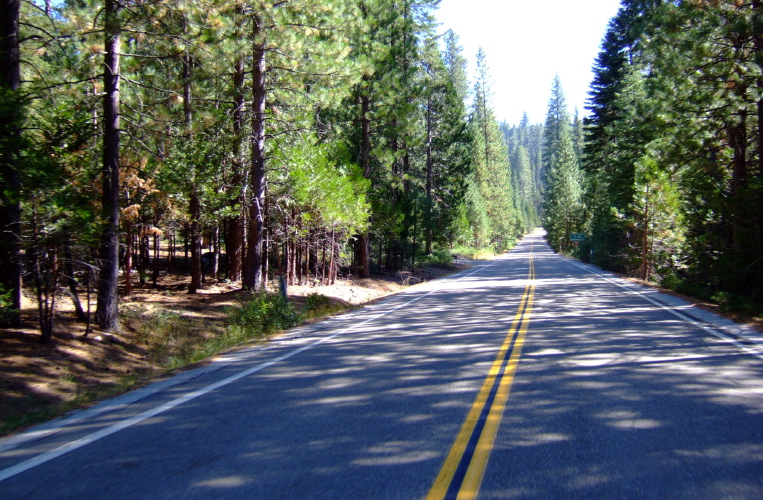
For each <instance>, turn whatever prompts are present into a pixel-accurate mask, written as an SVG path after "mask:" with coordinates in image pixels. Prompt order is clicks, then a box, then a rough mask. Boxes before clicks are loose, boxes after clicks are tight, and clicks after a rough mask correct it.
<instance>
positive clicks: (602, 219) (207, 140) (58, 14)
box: [0, 0, 763, 340]
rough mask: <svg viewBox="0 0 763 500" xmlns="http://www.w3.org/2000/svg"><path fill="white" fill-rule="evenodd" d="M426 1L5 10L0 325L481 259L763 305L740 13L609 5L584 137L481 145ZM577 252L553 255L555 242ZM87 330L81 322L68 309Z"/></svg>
mask: <svg viewBox="0 0 763 500" xmlns="http://www.w3.org/2000/svg"><path fill="white" fill-rule="evenodd" d="M438 3H439V2H438V0H399V1H395V0H361V1H357V0H335V1H332V2H322V1H319V0H283V1H276V2H266V1H259V0H255V1H249V2H242V1H233V0H228V1H223V0H200V1H193V2H191V1H185V0H171V1H156V2H144V1H142V0H121V1H120V0H104V1H91V0H68V1H64V2H51V1H50V0H47V1H45V2H43V1H41V0H26V1H19V0H2V2H1V5H2V9H1V10H2V12H3V13H4V14H3V16H2V20H0V227H2V231H3V233H2V238H1V239H0V313H2V314H1V316H2V317H1V318H0V321H2V322H4V323H6V324H18V322H19V321H20V316H19V307H20V297H21V292H22V289H23V290H26V291H27V292H28V293H30V294H32V295H34V297H35V299H36V302H37V304H38V313H39V322H40V329H41V331H42V334H43V335H42V338H43V340H45V339H49V338H50V335H51V333H52V318H53V312H54V311H55V307H56V300H57V298H59V299H60V297H61V296H62V294H66V295H67V296H69V297H70V298H71V299H72V301H73V302H74V304H75V306H76V311H77V316H78V317H79V318H80V319H81V320H83V321H89V318H90V316H91V315H90V311H86V310H85V309H86V307H84V306H83V305H81V300H80V296H81V295H82V294H84V293H87V294H88V295H89V294H90V290H91V289H92V291H93V294H94V295H95V296H96V297H97V301H96V308H95V311H94V314H93V315H92V316H93V318H94V321H95V323H96V324H97V325H98V326H99V327H100V328H101V329H103V330H116V329H118V325H119V308H118V303H119V294H120V293H122V294H128V295H129V294H130V293H131V291H132V290H133V288H134V287H135V286H156V285H157V282H158V281H159V280H160V278H161V276H164V275H166V274H167V273H175V274H181V275H186V276H188V278H189V285H188V287H187V291H188V292H189V293H195V292H197V291H198V290H199V289H201V288H203V287H204V286H205V283H207V282H208V281H206V280H215V281H216V280H228V281H230V282H237V283H240V284H241V287H242V288H243V289H248V290H254V291H256V290H259V289H261V288H262V287H263V286H264V285H266V284H267V283H268V282H269V281H270V280H274V279H276V278H278V277H282V279H283V280H284V281H285V282H286V283H289V284H293V283H307V282H311V283H316V282H322V283H331V282H333V281H334V280H335V279H336V278H337V276H338V274H339V273H340V272H348V273H350V272H351V273H353V274H354V275H356V276H359V277H367V276H369V275H370V274H371V273H385V272H386V273H389V272H393V271H397V270H402V269H412V268H414V267H415V266H416V264H417V263H420V262H422V261H426V260H427V259H432V258H433V256H436V255H438V253H439V254H441V255H446V257H447V258H449V257H450V255H451V254H452V253H453V252H454V249H457V248H471V249H490V250H491V251H495V252H500V251H503V250H505V249H508V248H510V247H511V246H512V245H513V244H514V242H515V241H516V240H517V239H518V238H520V237H521V236H522V234H524V233H525V232H527V231H528V230H529V229H531V228H533V227H538V226H543V227H544V228H545V229H546V230H547V237H548V241H549V243H550V244H551V246H552V247H553V248H554V249H555V250H557V251H559V252H563V253H567V254H570V255H575V256H577V257H579V258H580V259H582V260H584V261H590V262H593V263H595V264H597V265H600V266H602V267H604V268H607V269H612V270H616V271H619V272H623V273H625V274H628V275H631V276H637V277H640V278H642V279H645V280H651V281H655V282H659V283H661V284H663V285H664V286H667V287H670V288H674V289H678V290H679V291H683V292H686V293H690V294H693V295H695V296H700V297H702V298H706V299H714V300H716V301H719V302H721V303H723V304H726V305H733V306H734V307H737V308H740V307H741V308H742V309H744V308H747V309H756V306H755V304H759V303H760V302H761V299H763V237H762V236H761V234H762V231H763V96H762V92H761V90H762V89H763V69H762V68H763V7H762V6H761V2H758V1H742V0H734V1H731V0H727V1H711V0H692V1H680V2H673V1H671V2H666V1H660V0H624V1H623V2H622V6H621V9H620V11H619V13H618V14H617V15H616V16H615V17H614V18H613V19H612V20H611V22H610V24H609V26H608V29H607V31H606V33H605V35H604V38H603V40H602V44H601V51H600V53H599V56H598V58H597V59H596V62H595V65H594V68H593V70H594V80H593V82H592V84H591V91H590V99H589V105H588V109H587V116H586V117H585V118H583V117H581V116H580V114H579V113H578V111H575V113H574V114H573V115H570V113H569V110H568V107H567V104H566V102H565V96H564V92H563V90H562V82H561V81H560V80H559V78H556V79H555V80H554V82H553V83H552V85H551V88H550V90H551V92H550V99H549V105H548V114H547V117H546V121H545V123H543V124H531V123H529V120H528V118H527V116H526V115H525V116H524V117H523V118H522V120H521V121H520V123H519V124H517V125H510V124H508V123H506V122H503V123H499V121H498V120H497V118H496V116H495V113H494V110H493V107H492V95H493V92H494V89H493V87H492V81H491V77H490V72H489V68H488V63H487V60H486V56H485V54H484V53H483V52H482V51H480V52H479V53H478V54H477V57H476V62H477V64H476V73H475V75H473V78H472V79H471V81H470V79H469V77H468V75H467V62H466V59H465V57H464V55H463V54H462V53H461V48H460V45H459V39H458V36H457V35H456V34H455V33H453V32H450V31H449V32H446V33H444V34H438V32H437V24H436V22H435V20H434V12H435V11H436V8H437V4H438ZM574 233H577V234H576V237H575V238H574V239H580V236H581V235H585V236H584V240H583V241H580V242H578V241H572V239H571V238H570V236H571V235H572V234H574ZM87 303H88V304H89V300H88V301H87Z"/></svg>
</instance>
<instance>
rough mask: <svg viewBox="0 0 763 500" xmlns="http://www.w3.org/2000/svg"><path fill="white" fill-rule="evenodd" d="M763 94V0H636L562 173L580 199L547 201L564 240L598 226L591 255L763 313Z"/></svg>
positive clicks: (624, 15)
mask: <svg viewBox="0 0 763 500" xmlns="http://www.w3.org/2000/svg"><path fill="white" fill-rule="evenodd" d="M762 91H763V3H761V2H759V1H743V0H733V1H731V0H724V1H718V0H715V1H710V0H692V1H680V2H673V1H671V2H666V1H655V0H649V1H646V0H638V1H636V0H624V1H623V2H622V4H621V8H620V10H619V12H618V14H617V15H616V16H615V17H614V18H613V19H612V20H611V21H610V24H609V27H608V29H607V32H606V34H605V36H604V39H603V41H602V45H601V50H600V53H599V56H598V58H597V59H596V63H595V66H594V80H593V82H592V85H591V91H590V100H589V105H590V109H589V117H588V118H587V120H586V124H585V127H584V129H585V142H584V145H583V155H582V162H581V163H580V165H579V169H576V168H575V166H573V165H571V164H570V166H569V167H565V168H562V169H561V171H562V172H564V174H563V175H560V176H559V178H564V179H568V180H565V181H563V182H562V183H561V185H563V186H564V188H563V189H562V192H563V194H562V195H560V196H570V198H569V200H570V201H574V203H575V209H574V210H569V211H568V212H566V213H565V214H563V215H560V214H556V213H554V212H552V210H554V211H555V210H557V208H556V207H557V205H558V204H557V203H555V201H554V200H553V199H551V198H548V197H547V199H546V203H547V205H546V206H547V213H546V216H547V227H548V228H549V236H550V241H551V243H552V244H554V245H556V246H557V247H564V245H565V243H564V238H565V235H566V234H567V227H570V228H573V229H575V230H579V231H581V232H586V233H587V234H588V235H589V237H588V239H587V240H586V241H585V242H584V243H583V244H581V246H580V247H579V248H578V249H577V251H578V252H579V256H580V257H581V258H582V259H585V260H588V259H590V261H591V262H593V263H595V264H597V265H600V266H603V267H606V268H609V269H614V270H618V271H622V272H625V273H628V274H630V275H633V276H638V277H641V278H643V279H646V280H651V281H655V282H659V283H661V284H663V285H664V286H667V287H669V288H673V289H678V290H679V291H682V292H685V293H689V294H691V295H694V296H697V297H700V298H703V299H712V300H715V301H717V302H719V303H720V304H721V305H722V306H726V307H729V308H731V309H736V310H740V311H742V312H745V311H746V312H756V311H758V312H759V311H760V310H761V309H760V304H761V302H763V95H762ZM547 125H548V123H547ZM547 135H548V134H547ZM573 136H574V133H573ZM573 142H574V140H573ZM562 156H563V155H562V154H560V155H559V158H560V159H561V158H562ZM562 163H563V162H562V161H561V160H560V161H559V165H562ZM581 170H582V171H581ZM551 179H552V176H549V180H551ZM551 189H552V187H551V186H549V188H548V191H549V194H550V192H551ZM565 203H566V201H565ZM566 217H570V221H571V224H570V225H569V226H566V225H565V224H566V222H565V221H566V220H567V219H566Z"/></svg>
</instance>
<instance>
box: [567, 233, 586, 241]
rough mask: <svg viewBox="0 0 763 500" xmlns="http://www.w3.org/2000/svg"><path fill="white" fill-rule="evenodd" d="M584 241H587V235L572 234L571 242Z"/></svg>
mask: <svg viewBox="0 0 763 500" xmlns="http://www.w3.org/2000/svg"><path fill="white" fill-rule="evenodd" d="M583 240H585V233H572V234H570V241H583Z"/></svg>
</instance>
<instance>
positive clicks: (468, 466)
mask: <svg viewBox="0 0 763 500" xmlns="http://www.w3.org/2000/svg"><path fill="white" fill-rule="evenodd" d="M532 250H533V247H532V245H531V246H530V258H529V270H528V279H529V281H530V282H529V283H528V285H527V286H526V287H525V290H524V293H523V294H522V299H521V300H520V303H519V307H518V308H517V312H516V314H515V316H514V320H513V321H512V323H511V327H510V328H509V330H508V332H507V334H506V337H505V339H504V341H503V344H502V345H501V347H500V349H499V350H498V354H497V355H496V358H495V361H493V365H492V366H491V368H490V371H489V372H488V376H487V377H486V378H485V381H484V382H483V384H482V388H481V389H480V391H479V393H478V394H477V397H476V399H475V401H474V403H473V404H472V408H471V410H470V411H469V413H468V415H467V417H466V420H465V421H464V423H463V425H462V426H461V430H460V431H459V433H458V435H457V437H456V439H455V441H454V442H453V445H452V446H451V449H450V451H449V453H448V455H447V457H446V459H445V462H444V463H443V466H442V468H441V469H440V473H439V474H438V476H437V478H436V479H435V481H434V484H433V485H432V488H431V489H430V491H429V495H428V496H427V500H440V499H458V500H462V499H470V498H475V497H476V496H477V494H478V492H479V487H480V484H481V482H482V477H483V475H484V472H485V468H486V467H487V462H488V459H489V457H490V453H491V451H492V448H493V443H494V441H495V436H496V434H497V432H498V427H499V426H500V422H501V419H502V416H503V411H504V408H505V407H506V402H507V400H508V397H509V392H510V390H511V384H512V382H513V379H514V373H515V371H516V369H517V365H518V363H519V357H520V356H521V353H522V346H523V345H524V338H525V336H526V334H527V329H528V327H529V323H530V313H531V311H532V302H533V298H534V292H535V263H534V262H533V257H532Z"/></svg>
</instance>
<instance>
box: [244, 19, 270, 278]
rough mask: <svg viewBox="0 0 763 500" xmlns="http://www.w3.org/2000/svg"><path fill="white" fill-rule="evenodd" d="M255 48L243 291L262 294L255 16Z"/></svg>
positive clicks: (260, 106) (261, 116)
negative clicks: (260, 292) (250, 163)
mask: <svg viewBox="0 0 763 500" xmlns="http://www.w3.org/2000/svg"><path fill="white" fill-rule="evenodd" d="M253 25H254V29H253V33H252V35H253V37H252V39H253V40H254V42H253V46H252V167H251V172H250V185H251V193H250V194H249V237H248V238H247V250H246V266H245V269H244V277H243V279H242V283H241V284H242V288H244V289H248V290H258V289H259V287H260V285H261V278H260V277H261V273H262V233H263V227H264V224H265V220H264V210H263V209H264V206H263V203H264V198H265V96H266V92H267V90H266V88H265V71H266V68H265V40H264V35H263V20H262V18H261V17H260V16H258V15H255V16H254V22H253Z"/></svg>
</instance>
